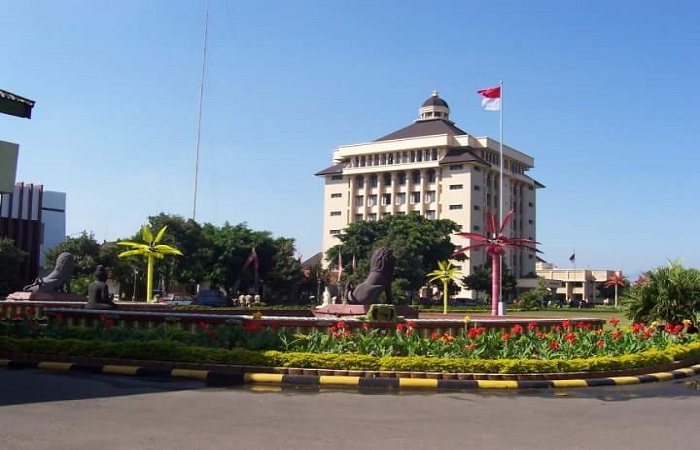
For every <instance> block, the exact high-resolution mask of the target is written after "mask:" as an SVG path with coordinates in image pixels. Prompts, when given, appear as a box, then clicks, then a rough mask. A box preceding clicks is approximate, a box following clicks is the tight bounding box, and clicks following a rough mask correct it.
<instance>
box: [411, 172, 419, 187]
mask: <svg viewBox="0 0 700 450" xmlns="http://www.w3.org/2000/svg"><path fill="white" fill-rule="evenodd" d="M411 178H412V180H411V181H412V182H413V184H419V183H420V172H418V171H417V170H416V171H415V172H413V174H412V175H411Z"/></svg>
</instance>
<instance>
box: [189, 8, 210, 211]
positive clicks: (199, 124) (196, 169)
mask: <svg viewBox="0 0 700 450" xmlns="http://www.w3.org/2000/svg"><path fill="white" fill-rule="evenodd" d="M208 32H209V2H208V1H207V2H206V4H205V13H204V45H203V48H202V78H201V80H200V83H199V112H198V113H197V144H196V146H195V156H194V195H193V198H192V220H195V219H196V218H197V185H198V181H199V141H200V137H201V135H202V97H203V96H204V76H205V74H206V67H207V34H208Z"/></svg>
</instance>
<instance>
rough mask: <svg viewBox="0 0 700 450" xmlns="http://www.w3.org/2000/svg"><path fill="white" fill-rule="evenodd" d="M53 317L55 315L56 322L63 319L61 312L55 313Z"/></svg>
mask: <svg viewBox="0 0 700 450" xmlns="http://www.w3.org/2000/svg"><path fill="white" fill-rule="evenodd" d="M55 317H56V321H57V322H62V321H63V314H61V313H58V314H56V316H55Z"/></svg>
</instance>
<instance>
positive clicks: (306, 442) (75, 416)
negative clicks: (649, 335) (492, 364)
mask: <svg viewBox="0 0 700 450" xmlns="http://www.w3.org/2000/svg"><path fill="white" fill-rule="evenodd" d="M699 385H700V380H697V379H686V380H678V381H673V382H664V383H651V384H645V385H635V386H610V387H605V388H586V389H571V390H531V391H500V390H499V391H491V390H488V391H470V392H432V391H431V392H425V391H416V392H403V391H402V392H401V393H386V392H376V391H363V392H359V391H357V390H352V391H337V390H334V391H318V390H302V389H285V390H280V389H279V388H276V387H266V386H260V385H258V386H255V387H237V388H207V387H206V386H204V385H203V384H202V383H201V382H198V381H189V380H169V379H168V380H164V379H148V378H137V377H127V376H105V375H91V374H80V373H61V372H48V371H35V370H21V371H20V370H10V369H0V449H2V450H20V449H32V450H34V449H66V450H68V449H70V450H82V449H85V450H88V449H89V450H112V449H129V450H138V449H173V450H174V449H187V450H205V449H229V448H230V449H238V448H247V449H264V450H266V449H324V450H328V449H401V448H407V449H465V448H476V449H479V450H483V449H523V448H531V449H567V450H570V449H615V450H619V449H620V448H635V449H654V450H657V449H659V448H674V447H675V448H695V447H696V444H692V442H693V441H695V440H696V437H695V436H694V434H693V430H694V426H695V425H696V423H697V412H698V410H700V390H698V386H699ZM689 446H690V447H689Z"/></svg>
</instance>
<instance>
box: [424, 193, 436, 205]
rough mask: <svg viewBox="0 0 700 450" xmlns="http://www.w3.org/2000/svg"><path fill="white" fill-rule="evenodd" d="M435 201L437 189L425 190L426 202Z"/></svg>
mask: <svg viewBox="0 0 700 450" xmlns="http://www.w3.org/2000/svg"><path fill="white" fill-rule="evenodd" d="M434 201H435V191H425V203H433V202H434Z"/></svg>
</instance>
